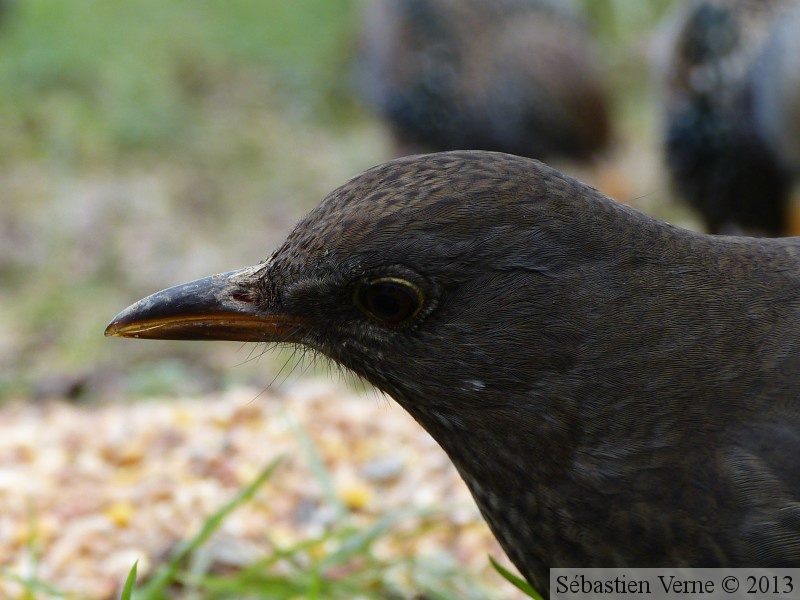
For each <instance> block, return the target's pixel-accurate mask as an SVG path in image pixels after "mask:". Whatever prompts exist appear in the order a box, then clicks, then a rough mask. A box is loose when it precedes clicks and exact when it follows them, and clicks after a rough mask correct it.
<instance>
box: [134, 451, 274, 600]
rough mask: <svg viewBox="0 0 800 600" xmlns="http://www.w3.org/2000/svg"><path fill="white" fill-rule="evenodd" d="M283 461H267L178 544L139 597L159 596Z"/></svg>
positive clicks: (145, 599) (145, 598)
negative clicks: (192, 554) (179, 571)
mask: <svg viewBox="0 0 800 600" xmlns="http://www.w3.org/2000/svg"><path fill="white" fill-rule="evenodd" d="M282 461H283V457H278V458H276V459H275V460H273V461H272V462H271V463H269V464H268V465H267V466H266V467H265V468H264V469H263V470H262V471H261V473H259V475H258V477H256V478H255V479H254V480H253V481H252V482H251V483H250V484H248V485H247V486H245V487H244V488H243V489H242V490H241V491H239V493H237V494H236V495H235V496H234V497H233V498H232V499H231V500H230V501H229V502H228V503H226V504H225V505H224V506H222V508H220V509H219V510H218V511H217V512H215V513H214V514H213V515H211V516H210V517H209V518H208V519H207V520H206V522H205V523H203V527H202V528H201V529H200V531H199V532H198V533H197V535H195V536H194V537H193V538H192V539H190V540H188V541H187V542H185V543H183V544H180V545H179V546H178V548H177V549H176V550H175V551H174V552H173V553H172V556H171V557H170V560H169V562H168V563H167V564H166V565H164V566H163V567H162V568H161V569H159V571H158V572H157V573H156V574H155V575H154V577H153V578H152V579H151V580H150V581H149V582H148V583H147V585H146V586H145V587H144V589H143V590H142V592H141V598H142V599H144V600H147V599H149V598H159V597H160V596H159V594H161V593H162V592H163V590H164V588H166V587H167V586H168V585H169V584H170V583H171V582H172V581H174V580H175V577H176V573H177V572H178V569H179V568H180V566H181V564H182V563H183V561H184V560H185V559H186V557H187V556H189V555H190V554H191V553H192V552H194V551H195V550H196V549H197V548H198V547H200V546H202V545H203V544H204V543H205V542H206V541H207V540H208V538H210V537H211V536H212V535H213V534H214V532H215V531H217V529H219V527H220V526H221V525H222V523H223V521H225V519H226V518H227V516H228V515H229V514H231V513H232V512H233V511H234V510H236V508H238V507H239V506H241V505H242V504H244V503H245V502H247V501H248V500H250V499H251V498H252V497H253V496H254V495H255V493H256V492H257V491H258V489H259V488H260V487H261V486H262V485H263V484H264V483H265V482H266V481H267V480H268V479H269V478H270V476H272V474H273V472H274V471H275V469H276V468H277V467H278V465H279V464H280V463H281V462H282Z"/></svg>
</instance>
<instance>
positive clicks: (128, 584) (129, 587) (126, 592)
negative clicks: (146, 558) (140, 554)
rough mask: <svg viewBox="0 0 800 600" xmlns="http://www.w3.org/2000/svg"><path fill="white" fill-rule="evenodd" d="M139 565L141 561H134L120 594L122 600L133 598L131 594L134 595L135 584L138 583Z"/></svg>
mask: <svg viewBox="0 0 800 600" xmlns="http://www.w3.org/2000/svg"><path fill="white" fill-rule="evenodd" d="M138 566H139V561H138V560H137V561H136V562H134V563H133V566H132V567H131V570H130V572H129V573H128V577H127V579H125V586H124V587H123V588H122V594H120V597H119V598H120V600H131V596H132V595H133V586H134V585H135V584H136V570H137V567H138Z"/></svg>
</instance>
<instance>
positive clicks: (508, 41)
mask: <svg viewBox="0 0 800 600" xmlns="http://www.w3.org/2000/svg"><path fill="white" fill-rule="evenodd" d="M364 23H365V24H364V33H363V43H362V48H361V58H360V84H361V87H362V90H363V94H364V96H365V98H366V100H367V102H368V103H369V104H370V105H371V106H372V107H373V108H374V110H375V111H376V112H377V113H379V114H380V115H381V116H382V117H383V118H384V119H385V120H386V121H387V122H388V124H389V126H390V127H391V129H392V132H393V134H394V137H395V141H396V144H397V151H398V154H401V155H402V154H409V153H417V152H421V151H438V150H455V149H482V150H498V151H503V152H508V153H511V154H518V155H522V156H527V157H531V158H537V159H550V158H566V159H571V160H586V159H588V158H590V157H591V156H593V155H595V154H596V153H598V152H599V151H601V150H603V149H604V148H605V147H606V146H607V145H608V143H609V138H610V129H611V128H610V117H609V100H608V96H607V91H606V88H605V85H604V81H603V77H602V74H601V72H600V69H599V67H598V64H597V61H596V56H595V51H594V49H593V46H592V41H591V38H590V34H589V31H588V29H587V27H586V24H585V23H584V22H583V21H582V20H581V18H580V16H579V15H578V14H577V13H575V12H574V11H573V10H572V9H571V8H570V7H569V5H568V4H565V3H564V2H563V1H558V0H497V1H493V2H486V1H485V0H374V1H372V2H370V3H369V5H368V8H367V13H366V16H365V22H364Z"/></svg>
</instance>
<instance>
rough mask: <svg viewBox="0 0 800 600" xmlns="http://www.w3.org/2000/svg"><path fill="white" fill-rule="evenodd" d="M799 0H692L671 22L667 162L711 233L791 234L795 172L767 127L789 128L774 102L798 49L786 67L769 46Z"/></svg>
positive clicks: (798, 60) (678, 187)
mask: <svg viewBox="0 0 800 600" xmlns="http://www.w3.org/2000/svg"><path fill="white" fill-rule="evenodd" d="M792 6H795V7H796V6H798V3H797V2H796V1H795V0H689V1H688V2H686V3H685V5H684V6H682V7H681V10H680V12H679V14H678V16H677V17H675V18H673V19H672V20H671V21H670V23H669V26H668V27H669V33H668V34H667V37H668V38H669V41H668V42H667V45H669V47H670V49H669V55H668V56H667V57H666V63H667V64H666V65H665V79H666V81H665V83H666V85H665V90H664V95H665V130H664V148H665V152H666V158H667V166H668V169H669V171H670V175H671V177H672V180H673V183H674V187H675V189H676V191H677V192H678V194H679V195H681V196H682V197H683V198H685V199H686V200H687V201H688V202H689V203H690V204H691V205H692V206H693V207H694V208H695V209H696V210H697V211H698V212H699V213H700V215H701V216H702V217H703V219H704V221H705V223H706V226H707V228H708V230H709V231H710V232H712V233H740V232H745V233H747V232H749V233H756V234H761V235H772V236H776V235H784V234H786V233H787V232H788V227H787V219H788V216H787V207H788V203H789V197H790V192H791V188H792V179H793V175H792V171H791V168H790V165H789V164H788V161H787V159H786V156H785V150H784V149H783V148H781V147H780V146H779V145H778V144H777V143H776V141H775V139H774V136H773V135H771V134H770V132H769V131H768V127H772V128H773V129H778V130H780V129H782V127H783V124H781V123H780V121H781V120H784V119H785V114H778V113H776V112H775V111H774V110H773V109H772V108H771V106H774V105H775V104H776V103H777V102H779V101H781V100H782V98H783V97H785V96H784V94H785V91H784V90H783V87H784V86H783V83H782V82H783V81H784V80H785V77H786V74H787V73H789V72H792V69H793V70H794V71H795V72H796V71H797V69H798V68H800V58H798V56H800V55H798V56H794V57H792V59H791V60H790V61H789V62H790V63H791V65H793V66H790V67H788V68H779V65H778V61H777V60H776V57H777V55H778V54H780V53H781V52H782V49H772V50H769V49H768V46H769V45H770V40H771V39H772V38H775V37H781V36H780V35H779V34H778V32H779V31H780V29H781V27H780V26H781V24H782V23H784V22H785V20H786V19H785V17H786V15H787V13H788V12H789V10H790V9H791V7H792ZM795 34H796V35H800V28H797V30H796V32H795ZM795 34H792V35H795ZM783 45H785V44H783ZM795 50H796V49H795ZM795 81H796V76H795ZM765 86H766V87H767V88H769V90H770V92H769V95H768V96H765V94H764V88H765ZM778 90H780V91H778ZM776 119H777V120H776ZM768 120H771V123H770V124H769V125H766V121H768ZM784 124H785V123H784Z"/></svg>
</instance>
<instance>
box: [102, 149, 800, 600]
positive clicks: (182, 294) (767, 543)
mask: <svg viewBox="0 0 800 600" xmlns="http://www.w3.org/2000/svg"><path fill="white" fill-rule="evenodd" d="M106 333H107V334H108V335H118V336H127V337H142V338H164V339H236V340H249V341H273V342H274V341H288V342H293V343H296V344H300V345H303V346H306V347H309V348H313V349H314V350H316V351H318V352H321V353H322V354H324V355H326V356H328V357H330V358H332V359H333V360H335V361H337V362H338V363H340V364H342V365H344V366H346V367H348V368H349V369H352V370H353V371H354V372H356V373H358V374H359V375H361V376H363V377H364V378H366V379H367V380H369V381H370V382H372V383H373V384H374V385H375V386H377V387H378V388H380V389H381V390H383V391H385V392H386V393H387V394H389V395H390V396H391V397H392V398H394V399H395V400H397V402H399V403H400V404H401V405H402V406H403V407H404V408H405V409H406V410H407V411H408V412H410V413H411V414H412V415H413V416H414V417H415V418H416V419H417V421H418V422H419V423H420V424H421V425H422V426H423V427H425V429H427V430H428V431H429V432H430V433H431V434H432V435H433V436H434V438H435V439H436V440H437V441H438V442H439V443H440V444H441V445H442V447H443V448H444V449H445V451H446V452H447V453H448V455H449V456H450V458H451V459H452V461H453V463H454V464H455V466H456V467H457V468H458V470H459V472H460V473H461V475H462V476H463V478H464V480H465V481H466V482H467V485H468V486H469V488H470V490H471V491H472V493H473V495H474V497H475V499H476V501H477V503H478V505H479V506H480V508H481V511H482V512H483V515H484V516H485V518H486V520H487V521H488V523H489V525H490V526H491V528H492V530H493V531H494V532H495V534H496V535H497V537H498V539H499V540H500V542H501V544H502V545H503V547H504V548H505V550H506V552H507V553H508V555H509V557H510V558H511V560H512V561H513V562H514V563H515V564H516V565H517V566H518V567H519V569H520V571H521V572H522V573H523V574H524V575H525V577H526V578H527V579H528V580H529V581H531V582H532V583H533V584H534V585H536V586H537V587H539V588H540V589H543V590H546V589H547V586H548V568H549V567H552V566H584V567H590V566H595V567H597V566H669V567H675V566H686V565H694V566H723V565H727V566H757V565H773V566H775V565H781V566H793V567H800V461H798V460H797V456H798V454H799V453H800V240H798V239H789V238H786V239H754V238H737V237H725V236H709V235H704V234H698V233H693V232H690V231H686V230H682V229H678V228H675V227H672V226H670V225H667V224H665V223H662V222H660V221H657V220H655V219H652V218H650V217H647V216H645V215H643V214H641V213H638V212H636V211H634V210H633V209H631V208H629V207H627V206H624V205H622V204H619V203H617V202H615V201H613V200H610V199H608V198H606V197H604V196H602V195H601V194H599V193H598V192H597V191H595V190H594V189H592V188H589V187H587V186H584V185H582V184H580V183H579V182H577V181H575V180H573V179H570V178H568V177H566V176H564V175H561V174H560V173H558V172H557V171H555V170H552V169H550V168H548V167H546V166H544V165H542V164H541V163H538V162H536V161H532V160H528V159H524V158H519V157H514V156H509V155H505V154H495V153H486V152H454V153H443V154H435V155H428V156H414V157H407V158H404V159H399V160H396V161H393V162H390V163H387V164H385V165H382V166H379V167H375V168H373V169H370V170H369V171H367V172H365V173H364V174H362V175H360V176H358V177H356V178H354V179H352V180H351V181H349V182H348V183H346V184H345V185H343V186H342V187H340V188H339V189H337V190H335V191H334V192H332V193H331V194H330V195H329V196H328V197H327V198H326V199H325V200H324V201H323V202H322V204H321V205H320V206H319V207H317V208H316V209H315V210H313V211H312V212H311V213H310V214H309V215H308V216H307V217H306V218H305V219H303V220H302V221H301V222H300V223H299V224H298V225H297V227H296V228H295V229H294V231H293V232H292V233H291V234H290V235H289V237H288V238H287V240H286V242H285V243H284V244H283V245H282V246H281V247H280V248H279V249H278V250H277V251H276V252H274V253H273V254H272V256H271V257H270V258H269V259H267V260H266V261H265V262H264V263H262V264H260V265H257V266H255V267H250V268H248V269H244V270H242V271H237V272H233V273H229V274H226V275H222V276H216V277H214V278H209V279H206V280H201V281H198V282H193V283H191V284H187V285H185V286H179V287H177V288H173V289H170V290H167V291H164V292H161V293H159V294H155V295H153V296H151V297H149V298H147V299H145V300H142V301H140V302H139V303H137V304H136V305H134V306H132V307H130V308H129V309H127V310H126V311H124V312H123V313H121V314H120V315H118V316H117V317H116V318H115V319H114V321H112V323H111V324H110V325H109V327H108V329H107V332H106Z"/></svg>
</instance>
